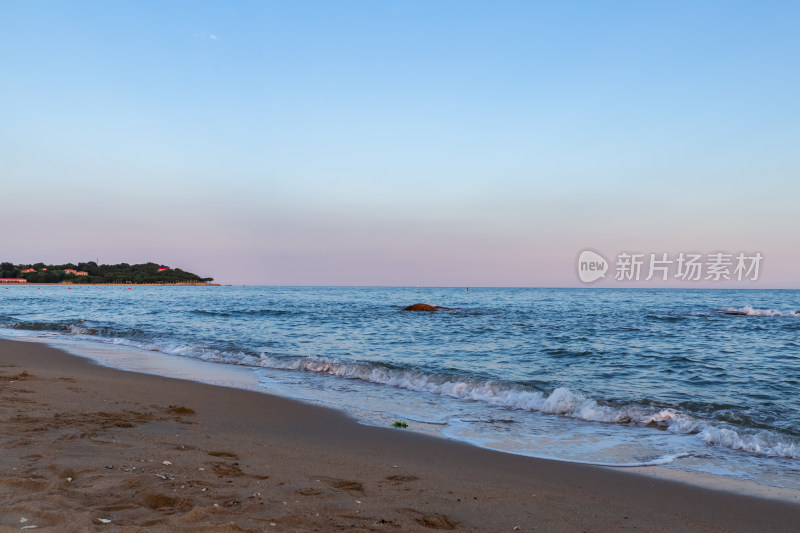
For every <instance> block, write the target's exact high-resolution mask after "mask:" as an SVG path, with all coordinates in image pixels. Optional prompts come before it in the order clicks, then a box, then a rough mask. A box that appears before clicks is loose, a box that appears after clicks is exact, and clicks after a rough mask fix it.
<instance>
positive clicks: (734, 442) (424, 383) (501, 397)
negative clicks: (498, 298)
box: [258, 355, 800, 459]
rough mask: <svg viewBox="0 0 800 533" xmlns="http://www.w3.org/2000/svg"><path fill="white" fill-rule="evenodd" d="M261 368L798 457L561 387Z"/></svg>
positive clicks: (794, 446)
mask: <svg viewBox="0 0 800 533" xmlns="http://www.w3.org/2000/svg"><path fill="white" fill-rule="evenodd" d="M258 365H259V366H263V367H268V368H276V369H284V370H296V371H304V372H314V373H317V374H327V375H331V376H336V377H341V378H349V379H359V380H362V381H367V382H370V383H377V384H381V385H388V386H392V387H398V388H402V389H407V390H411V391H416V392H427V393H431V394H438V395H441V396H448V397H451V398H457V399H460V400H466V401H478V402H483V403H486V404H489V405H493V406H496V407H503V408H507V409H519V410H526V411H534V412H539V413H543V414H549V415H559V416H567V417H571V418H576V419H580V420H584V421H587V422H603V423H616V424H632V425H637V426H643V427H653V428H658V429H663V430H668V431H671V432H674V433H678V434H696V435H699V437H700V438H701V439H702V440H703V441H704V442H705V443H706V444H709V445H716V446H722V447H725V448H730V449H732V450H740V451H746V452H751V453H756V454H762V455H769V456H775V457H785V458H792V459H798V458H800V441H798V440H795V439H792V438H791V437H786V436H782V435H779V434H776V433H773V432H770V431H766V430H752V429H749V428H743V427H736V426H731V425H729V424H721V423H718V422H711V421H708V420H703V419H700V418H695V417H693V416H691V415H688V414H685V413H681V412H679V411H677V410H675V409H657V408H654V407H650V406H644V405H635V404H629V405H623V406H612V405H604V404H601V403H598V401H597V400H594V399H592V398H588V397H586V396H585V395H583V394H581V393H579V392H575V391H572V390H570V389H568V388H565V387H559V388H557V389H555V390H553V391H552V392H551V393H550V394H546V393H544V392H541V391H537V390H533V389H530V388H526V387H523V386H521V385H516V384H513V383H512V384H510V383H503V382H499V381H491V380H480V379H474V378H468V377H462V376H456V375H448V374H437V373H427V372H423V371H420V370H417V369H411V368H402V367H397V366H389V365H386V364H375V363H351V362H344V361H337V360H334V359H329V358H324V357H274V356H267V355H264V356H262V357H261V358H260V359H259V362H258Z"/></svg>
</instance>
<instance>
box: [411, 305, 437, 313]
mask: <svg viewBox="0 0 800 533" xmlns="http://www.w3.org/2000/svg"><path fill="white" fill-rule="evenodd" d="M438 310H439V308H438V307H437V306H435V305H430V304H414V305H409V306H408V307H406V308H405V309H403V311H428V312H431V311H438Z"/></svg>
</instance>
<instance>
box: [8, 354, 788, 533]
mask: <svg viewBox="0 0 800 533" xmlns="http://www.w3.org/2000/svg"><path fill="white" fill-rule="evenodd" d="M0 450H1V452H2V455H1V456H0V476H1V477H0V531H19V530H20V529H21V528H23V527H25V526H37V528H36V531H39V530H51V531H95V530H96V531H343V530H345V531H431V530H437V529H438V530H456V531H478V532H491V531H509V532H510V531H514V530H516V528H519V530H521V531H618V530H634V529H636V530H640V531H681V532H687V531H754V532H756V531H758V532H764V531H798V528H800V505H797V504H792V503H787V502H781V501H776V500H767V499H759V498H753V497H747V496H741V495H737V494H731V493H726V492H721V491H712V490H707V489H702V488H698V487H693V486H689V485H683V484H680V483H675V482H670V481H665V480H657V479H654V478H651V477H646V476H641V475H637V474H631V473H628V472H625V471H619V470H613V469H606V468H600V467H592V466H586V465H575V464H567V463H559V462H553V461H544V460H537V459H531V458H526V457H519V456H513V455H507V454H502V453H497V452H492V451H489V450H483V449H479V448H475V447H471V446H468V445H465V444H460V443H456V442H451V441H447V440H444V439H438V438H433V437H426V436H422V435H417V434H414V433H411V432H409V431H407V430H402V429H393V428H374V427H366V426H362V425H359V424H357V423H356V422H355V421H353V420H351V419H349V418H347V417H346V416H344V415H342V414H340V413H338V412H336V411H331V410H327V409H323V408H319V407H315V406H309V405H305V404H302V403H298V402H294V401H290V400H286V399H283V398H278V397H274V396H269V395H266V394H260V393H256V392H249V391H242V390H236V389H228V388H222V387H214V386H210V385H204V384H199V383H194V382H190V381H181V380H174V379H168V378H161V377H157V376H151V375H145V374H136V373H130V372H123V371H119V370H113V369H109V368H104V367H100V366H98V365H95V364H93V363H92V362H90V361H88V360H85V359H82V358H79V357H75V356H72V355H69V354H66V353H64V352H61V351H59V350H55V349H53V348H49V347H46V346H43V345H41V344H36V343H25V342H13V341H5V340H0ZM101 519H102V520H109V521H110V522H108V523H102V520H101Z"/></svg>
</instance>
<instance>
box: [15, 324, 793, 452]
mask: <svg viewBox="0 0 800 533" xmlns="http://www.w3.org/2000/svg"><path fill="white" fill-rule="evenodd" d="M742 309H748V308H742ZM754 311H763V310H754ZM769 316H777V315H769ZM12 331H14V332H15V333H16V332H18V330H9V333H11V332H12ZM68 331H69V334H73V335H78V336H81V337H84V338H86V337H88V338H89V339H90V340H93V341H95V342H97V341H100V342H110V343H112V344H118V345H124V346H131V347H135V348H139V349H144V350H148V351H158V352H162V353H166V354H170V355H177V356H182V357H189V358H194V359H201V360H204V361H210V362H215V363H225V364H235V365H245V366H260V367H265V368H274V369H283V370H295V371H303V372H313V373H316V374H324V375H330V376H336V377H341V378H348V379H358V380H361V381H365V382H370V383H376V384H380V385H388V386H391V387H396V388H401V389H406V390H410V391H414V392H425V393H431V394H437V395H440V396H447V397H450V398H455V399H459V400H465V401H477V402H482V403H484V404H488V405H491V406H495V407H503V408H507V409H519V410H525V411H533V412H539V413H543V414H549V415H559V416H566V417H570V418H575V419H579V420H584V421H587V422H602V423H617V424H633V425H636V426H642V427H646V426H649V427H657V428H661V429H666V430H668V431H670V432H673V433H676V434H696V435H698V436H699V437H700V438H701V439H702V440H703V441H704V442H705V443H706V444H708V445H712V446H720V447H724V448H729V449H732V450H739V451H745V452H750V453H755V454H761V455H767V456H773V457H784V458H791V459H800V441H798V440H796V439H792V438H791V437H786V436H782V435H779V434H776V433H773V432H769V431H766V430H758V431H757V430H752V429H750V428H740V427H734V426H729V425H722V424H719V423H715V422H712V421H707V420H702V419H697V418H695V417H692V416H690V415H688V414H685V413H681V412H678V411H676V410H674V409H656V408H653V407H649V406H643V405H635V404H629V405H623V406H610V405H602V404H599V403H598V402H597V401H596V400H594V399H592V398H589V397H586V396H585V395H583V394H581V393H579V392H576V391H572V390H570V389H568V388H566V387H559V388H556V389H555V390H553V391H552V392H551V393H550V394H545V393H543V392H540V391H535V390H531V389H527V388H523V387H521V386H515V385H513V384H508V383H503V382H498V381H491V380H480V379H472V378H464V377H458V376H454V375H446V374H434V373H425V372H422V371H419V370H412V369H403V368H396V367H388V366H382V365H375V364H372V363H357V362H345V361H339V360H336V359H331V358H325V357H315V356H312V357H274V356H269V355H263V354H262V356H261V357H256V356H254V355H253V354H250V353H246V352H243V351H226V350H220V349H218V348H215V347H212V346H203V345H187V344H185V343H181V342H170V341H165V340H157V339H153V340H151V341H139V340H132V339H126V338H119V337H117V338H104V337H98V336H97V335H96V333H95V330H92V329H91V328H89V329H87V328H84V327H81V326H78V325H71V326H70V327H69V329H68ZM30 333H31V334H38V335H42V334H43V332H42V331H36V332H33V331H31V332H30ZM49 333H50V334H53V333H52V332H49Z"/></svg>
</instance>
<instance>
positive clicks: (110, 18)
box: [0, 0, 800, 289]
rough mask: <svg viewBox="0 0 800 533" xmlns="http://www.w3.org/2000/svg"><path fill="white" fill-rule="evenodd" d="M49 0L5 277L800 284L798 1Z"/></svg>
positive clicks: (21, 56) (9, 115) (18, 8)
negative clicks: (125, 268)
mask: <svg viewBox="0 0 800 533" xmlns="http://www.w3.org/2000/svg"><path fill="white" fill-rule="evenodd" d="M45 3H46V4H47V9H39V8H37V7H36V6H37V5H40V4H38V3H37V4H36V5H34V4H30V3H26V2H8V3H4V4H2V5H0V29H2V31H3V32H4V35H5V36H6V39H7V40H8V42H9V43H14V46H9V47H6V49H5V50H4V51H3V52H2V54H3V60H2V65H3V67H2V69H3V74H4V80H6V81H7V83H4V84H2V85H0V117H2V120H0V178H1V179H2V186H3V189H2V190H3V192H2V194H0V223H2V226H3V231H0V256H2V257H0V259H2V260H3V261H11V262H13V263H34V262H38V261H44V262H52V263H64V262H69V261H71V262H79V261H87V260H93V259H95V258H97V257H99V258H100V260H101V262H103V263H117V262H126V263H139V262H146V261H154V262H158V263H163V264H168V265H171V266H177V267H181V268H185V269H187V270H190V271H193V272H196V273H197V274H199V275H201V276H203V277H214V278H215V279H216V280H217V281H219V282H221V283H234V284H265V285H408V286H415V285H420V286H443V285H445V286H447V285H450V286H527V287H537V286H542V287H552V286H582V284H581V283H580V281H579V280H578V278H577V273H576V259H577V255H578V253H579V252H580V251H581V250H583V249H585V248H593V249H597V250H600V251H602V252H603V253H604V254H605V255H606V257H608V258H612V257H614V256H615V255H616V254H617V253H618V252H621V251H640V252H644V253H663V252H669V253H671V254H677V253H679V252H682V251H683V252H703V253H710V252H714V251H728V252H730V253H738V252H748V253H751V252H756V251H758V252H761V253H762V254H763V256H764V263H763V270H762V277H761V279H760V280H759V281H758V282H757V283H751V284H744V283H736V284H731V286H733V287H743V288H750V287H759V288H794V289H797V288H800V268H798V265H800V236H799V235H798V233H797V232H796V231H795V223H794V222H795V220H796V218H797V214H798V208H797V201H798V198H800V179H798V176H800V150H798V149H797V147H798V146H800V127H799V126H798V125H800V105H798V102H800V99H798V98H797V94H800V62H798V61H797V57H798V56H799V55H800V36H799V35H800V34H798V32H797V31H796V27H795V24H794V21H796V20H797V16H798V15H800V7H798V6H797V5H796V4H794V3H790V2H778V3H771V4H770V5H769V6H766V5H756V4H752V5H747V4H737V5H729V4H727V3H713V2H712V3H709V4H704V5H696V4H691V5H689V4H687V5H683V4H680V3H678V4H674V5H673V4H641V5H636V6H626V7H625V8H624V9H621V8H619V9H618V8H614V7H613V6H611V7H609V6H606V5H600V4H594V3H591V2H586V3H580V2H579V3H578V4H575V5H570V6H562V5H560V4H547V3H531V2H511V3H508V4H502V5H501V4H493V3H485V2H470V1H465V2H458V3H456V4H452V3H448V2H444V3H430V2H417V1H409V2H386V3H374V2H359V1H356V2H353V3H346V5H341V4H338V3H322V2H318V3H306V2H303V1H300V2H291V3H262V2H248V1H241V2H234V6H235V9H234V8H232V7H231V6H230V5H228V4H213V3H210V4H203V3H201V4H199V5H197V6H195V8H194V9H192V10H188V9H186V8H185V7H184V6H181V5H178V4H170V3H167V4H163V3H156V2H150V1H147V0H144V1H142V2H136V3H130V4H129V3H122V4H117V3H99V4H97V5H95V6H94V7H93V9H92V10H87V9H72V8H71V7H70V6H69V5H67V4H63V3H58V2H50V3H48V2H47V1H45ZM456 5H457V8H456V7H455V6H456ZM309 6H313V9H312V8H310V7H309ZM331 21H336V23H335V24H332V23H331ZM211 35H213V36H214V38H213V39H212V38H211V37H210V36H211ZM676 36H680V39H676ZM616 285H618V284H616V283H615V282H614V281H613V279H607V280H605V281H602V282H598V283H597V284H595V285H593V286H598V287H603V286H616ZM647 285H648V284H647V283H644V282H639V283H633V282H631V283H626V284H622V285H621V286H631V287H640V286H641V287H644V286H647ZM656 286H662V285H661V284H656ZM669 286H676V287H685V288H690V287H701V286H702V287H721V286H722V285H721V284H713V283H711V284H710V283H696V284H692V283H672V284H669ZM726 286H727V285H726Z"/></svg>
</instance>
